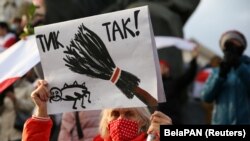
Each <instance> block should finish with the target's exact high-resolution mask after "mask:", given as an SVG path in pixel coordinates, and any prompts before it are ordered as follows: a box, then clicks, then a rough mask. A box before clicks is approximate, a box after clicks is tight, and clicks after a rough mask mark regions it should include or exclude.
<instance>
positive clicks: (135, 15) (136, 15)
mask: <svg viewBox="0 0 250 141" xmlns="http://www.w3.org/2000/svg"><path fill="white" fill-rule="evenodd" d="M139 12H140V10H136V11H135V12H134V17H135V28H136V29H137V31H136V32H135V34H136V36H139V34H140V31H138V14H139Z"/></svg>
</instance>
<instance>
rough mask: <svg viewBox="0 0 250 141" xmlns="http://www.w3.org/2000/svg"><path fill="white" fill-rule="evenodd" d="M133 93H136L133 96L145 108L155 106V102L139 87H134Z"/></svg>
mask: <svg viewBox="0 0 250 141" xmlns="http://www.w3.org/2000/svg"><path fill="white" fill-rule="evenodd" d="M134 91H135V93H136V95H135V96H136V97H137V98H139V99H140V100H141V101H142V102H143V103H145V104H146V105H147V106H157V100H156V99H155V98H154V97H153V96H152V95H151V94H149V93H148V92H147V91H145V90H143V89H141V88H140V87H136V88H135V90H134Z"/></svg>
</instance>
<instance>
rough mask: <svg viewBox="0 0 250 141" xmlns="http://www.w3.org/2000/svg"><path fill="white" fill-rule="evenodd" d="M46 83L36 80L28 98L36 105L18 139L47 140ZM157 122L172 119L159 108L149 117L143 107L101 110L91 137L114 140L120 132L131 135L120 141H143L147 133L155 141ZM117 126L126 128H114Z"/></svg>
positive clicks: (99, 140) (48, 131) (28, 140)
mask: <svg viewBox="0 0 250 141" xmlns="http://www.w3.org/2000/svg"><path fill="white" fill-rule="evenodd" d="M47 86H48V83H47V82H46V81H44V80H40V81H38V85H37V88H36V89H35V90H34V91H33V92H32V94H31V98H32V99H33V101H34V103H35V105H36V113H34V115H33V117H32V118H30V119H28V120H27V121H26V123H25V126H24V130H23V136H22V141H49V138H50V132H51V128H52V124H53V123H52V120H51V119H50V117H49V116H48V114H47V106H46V105H47V104H46V102H47V100H48V99H49V91H48V88H47ZM128 124H129V125H128ZM160 124H161V125H162V124H165V125H167V124H172V121H171V119H170V118H169V117H168V116H166V115H165V114H163V113H161V112H159V111H155V112H154V113H153V114H152V115H151V117H150V113H149V112H148V111H147V109H146V108H123V109H122V108H117V109H105V110H103V112H102V119H101V122H100V128H99V129H100V131H101V132H100V135H97V137H96V138H95V140H96V141H109V140H112V139H117V138H118V137H119V134H120V133H121V132H125V133H133V136H129V137H132V138H127V137H128V136H122V137H121V138H122V140H123V139H124V138H127V139H128V140H130V141H131V140H137V141H145V140H146V139H147V133H150V134H154V135H156V138H155V140H159V129H160ZM131 125H133V126H131ZM120 127H122V129H127V130H125V131H124V130H119V129H115V128H120ZM132 127H133V128H132ZM119 138H120V137H119Z"/></svg>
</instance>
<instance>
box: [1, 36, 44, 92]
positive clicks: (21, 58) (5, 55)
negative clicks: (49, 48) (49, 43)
mask: <svg viewBox="0 0 250 141" xmlns="http://www.w3.org/2000/svg"><path fill="white" fill-rule="evenodd" d="M38 62H40V56H39V52H38V48H37V44H36V40H35V36H29V37H27V38H26V39H22V40H20V41H18V42H17V43H15V44H14V45H13V46H11V47H10V48H9V49H7V50H5V51H4V52H2V53H0V93H2V91H3V90H4V89H6V88H7V87H8V86H10V85H11V84H12V83H14V82H15V81H16V80H17V79H19V78H20V77H22V76H23V75H24V74H26V73H27V72H28V71H29V70H30V69H31V68H32V67H34V66H35V65H36V64H37V63H38Z"/></svg>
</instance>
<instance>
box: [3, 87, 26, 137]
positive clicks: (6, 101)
mask: <svg viewBox="0 0 250 141" xmlns="http://www.w3.org/2000/svg"><path fill="white" fill-rule="evenodd" d="M15 103H16V97H15V94H14V87H13V85H11V86H9V87H8V88H6V89H5V90H4V91H3V92H2V93H0V140H1V141H21V136H22V133H21V132H20V131H18V130H17V129H16V128H14V123H15V118H16V112H15Z"/></svg>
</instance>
